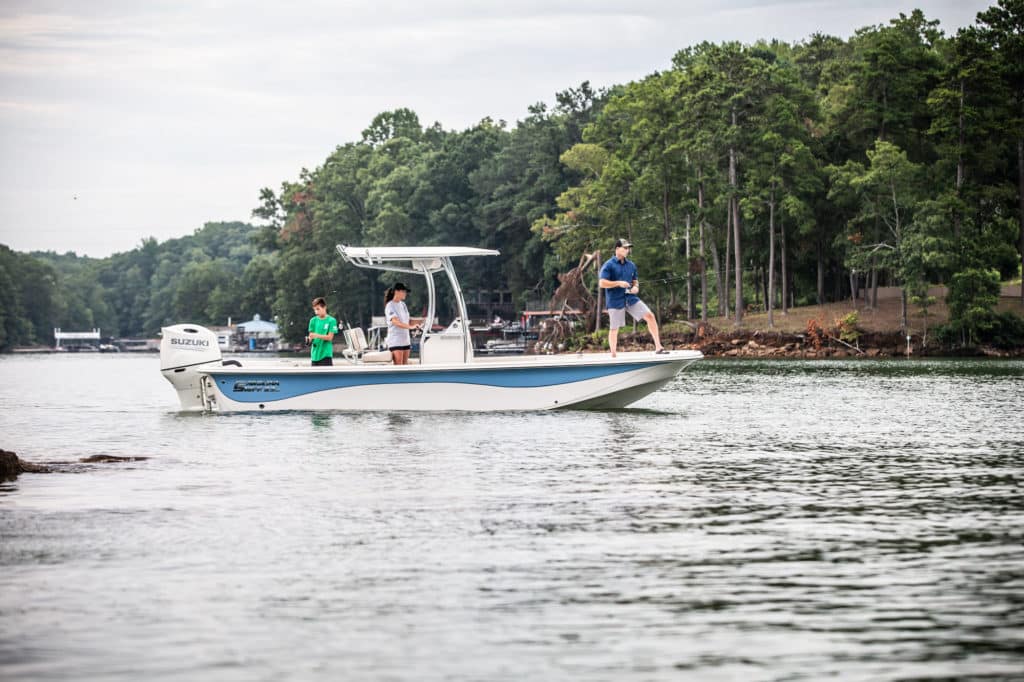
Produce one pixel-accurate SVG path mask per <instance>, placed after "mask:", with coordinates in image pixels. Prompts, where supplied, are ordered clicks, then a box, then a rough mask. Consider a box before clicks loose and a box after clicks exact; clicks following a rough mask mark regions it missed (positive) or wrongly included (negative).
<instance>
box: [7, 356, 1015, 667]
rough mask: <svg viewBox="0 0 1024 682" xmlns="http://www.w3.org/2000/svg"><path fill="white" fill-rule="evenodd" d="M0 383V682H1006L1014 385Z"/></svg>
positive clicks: (955, 364) (11, 365) (991, 374)
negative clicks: (361, 399) (191, 396)
mask: <svg viewBox="0 0 1024 682" xmlns="http://www.w3.org/2000/svg"><path fill="white" fill-rule="evenodd" d="M157 368H158V360H157V358H156V356H155V355H147V356H130V355H121V356H96V355H66V356H56V355H51V356H38V357H11V356H7V357H0V447H2V448H4V449H7V450H14V451H16V452H17V453H18V454H19V455H20V456H21V457H22V458H23V459H26V460H29V461H34V462H47V461H69V462H77V460H79V459H80V458H84V457H88V456H91V455H118V456H139V457H147V458H148V459H146V460H143V461H136V462H124V463H107V464H77V465H75V466H68V467H65V470H64V471H62V472H60V473H52V474H29V475H23V476H21V477H20V478H19V479H18V480H17V481H15V482H9V483H5V484H2V486H0V679H10V680H70V679H74V680H141V679H145V680H200V679H201V680H268V681H271V680H273V681H276V680H307V679H316V680H399V679H417V680H442V679H443V680H495V679H500V680H558V679H573V680H678V679H695V680H736V679H742V680H794V679H822V678H827V677H830V676H835V677H836V678H838V679H843V680H887V679H964V678H972V677H978V678H980V677H985V678H986V679H990V676H991V678H1017V679H1022V678H1024V491H1022V487H1021V482H1022V477H1024V363H1022V362H1020V361H977V360H967V361H961V360H913V361H909V362H908V361H874V362H873V361H835V362H829V361H819V362H801V361H771V362H768V361H731V362H729V361H710V360H706V361H703V362H701V363H698V364H697V365H695V366H693V367H691V368H690V369H689V370H687V371H686V372H684V373H683V374H681V375H680V376H679V377H678V378H677V379H676V380H675V381H674V382H673V383H672V384H670V385H669V386H668V387H666V388H665V389H663V390H662V391H660V392H658V393H656V394H654V395H652V396H650V397H648V398H646V399H645V400H643V401H642V402H641V403H638V404H637V406H635V407H634V408H631V409H626V410H618V411H611V412H552V413H534V414H478V415H476V414H452V413H434V414H419V413H417V414H344V413H338V414H309V413H289V414H247V415H234V416H229V415H205V416H204V415H184V414H179V413H178V412H176V407H177V399H176V397H175V394H174V392H173V391H172V389H171V387H170V385H169V384H167V383H166V382H165V381H164V380H163V378H162V377H160V376H159V374H158V371H157Z"/></svg>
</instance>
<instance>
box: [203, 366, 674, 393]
mask: <svg viewBox="0 0 1024 682" xmlns="http://www.w3.org/2000/svg"><path fill="white" fill-rule="evenodd" d="M657 364H660V363H654V362H645V363H635V364H629V365H610V366H609V365H604V366H596V367H595V366H582V367H525V368H512V369H492V370H482V369H468V370H438V371H417V370H414V369H410V370H409V372H408V373H406V372H405V371H396V372H388V373H382V372H373V373H370V372H366V373H361V372H345V373H337V374H335V373H329V372H322V373H321V372H320V371H311V372H310V373H309V374H276V373H274V372H267V373H265V374H264V373H260V374H221V373H218V374H217V375H216V377H214V379H215V380H216V382H217V387H218V388H219V389H220V391H221V393H223V394H224V395H225V396H227V397H228V398H231V399H232V400H235V401H237V402H241V403H267V402H273V401H275V400H286V399H288V398H294V397H296V396H300V395H308V394H310V393H317V392H319V391H329V390H331V389H335V388H351V387H353V386H373V385H382V384H476V385H479V386H492V387H495V388H538V387H541V386H554V385H558V384H570V383H574V382H577V381H587V380H588V379H598V378H601V377H607V376H612V375H615V374H625V373H628V372H634V371H636V370H638V369H644V368H647V367H653V366H654V365H657Z"/></svg>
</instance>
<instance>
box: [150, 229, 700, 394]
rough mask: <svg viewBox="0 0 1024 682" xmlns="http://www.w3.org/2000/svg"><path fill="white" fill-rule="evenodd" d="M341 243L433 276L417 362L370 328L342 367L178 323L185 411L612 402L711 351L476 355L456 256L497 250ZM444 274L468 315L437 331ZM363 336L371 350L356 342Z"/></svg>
mask: <svg viewBox="0 0 1024 682" xmlns="http://www.w3.org/2000/svg"><path fill="white" fill-rule="evenodd" d="M337 250H338V253H339V254H340V255H341V256H342V258H344V259H345V260H346V261H347V262H348V263H349V264H351V265H353V266H355V267H359V268H367V269H373V270H384V271H390V272H400V273H405V274H411V275H418V276H422V277H423V278H424V282H425V285H426V286H425V288H426V292H427V315H426V318H425V324H424V325H423V328H424V330H425V331H424V333H423V336H422V337H421V339H420V357H419V359H418V362H415V361H414V362H413V363H411V364H409V365H401V366H398V365H392V364H390V362H388V361H387V358H388V354H387V353H374V352H371V351H372V349H367V348H365V346H366V343H365V335H364V334H363V333H362V330H360V329H354V330H351V333H347V334H346V337H347V338H348V339H349V348H348V349H347V350H346V351H344V352H343V353H342V357H340V358H338V357H336V358H335V360H336V362H337V363H338V364H335V365H334V366H331V367H313V366H310V364H309V361H308V360H298V359H287V358H278V359H250V358H244V359H241V360H239V359H224V358H222V356H221V351H220V347H219V346H218V344H217V336H216V334H215V333H214V332H212V331H210V330H208V329H206V328H205V327H202V326H200V325H195V324H178V325H173V326H169V327H164V329H163V331H162V339H161V343H160V371H161V373H162V374H163V376H164V377H165V378H166V379H167V380H168V381H169V382H170V383H171V385H172V386H173V387H174V388H175V390H176V391H177V393H178V398H179V401H180V404H181V409H182V410H183V411H189V412H193V411H194V412H264V411H282V410H315V411H378V410H388V411H406V410H409V411H447V410H456V411H467V412H488V411H522V410H529V411H536V410H555V409H567V408H573V409H613V408H620V407H625V406H627V405H629V404H631V403H634V402H636V401H637V400H640V399H641V398H643V397H645V396H647V395H649V394H650V393H652V392H654V391H656V390H658V389H659V388H661V387H662V386H664V385H665V384H667V383H668V382H669V381H671V380H672V379H673V378H674V377H675V376H676V374H678V373H679V372H680V371H681V370H682V369H683V368H685V367H686V366H688V365H690V364H692V363H693V362H695V361H697V360H699V359H701V358H702V357H703V355H702V354H701V353H700V352H699V351H688V350H676V351H670V352H668V353H665V354H656V353H654V352H652V351H646V352H629V353H619V354H618V355H617V356H616V357H612V356H611V355H610V354H608V353H570V354H562V355H520V356H496V357H477V356H476V355H475V354H474V351H473V345H472V340H471V336H470V327H469V324H468V323H464V322H463V321H468V320H469V316H468V315H467V313H466V302H465V298H464V297H463V294H462V289H461V287H460V286H459V280H458V277H457V276H456V274H455V268H454V267H453V260H454V259H458V258H469V257H484V256H497V255H499V252H498V251H495V250H491V249H481V248H475V247H462V246H454V247H446V246H429V247H397V246H390V247H389V246H384V247H354V246H346V245H339V246H338V247H337ZM440 273H444V275H445V276H446V278H447V280H448V283H449V285H450V287H451V291H452V294H453V296H454V300H455V302H456V306H457V309H458V314H459V316H458V317H457V318H456V319H455V320H454V321H453V322H452V323H451V324H449V325H448V326H447V327H444V328H441V329H440V330H439V331H436V329H437V327H436V326H435V325H434V324H433V322H436V318H435V312H436V311H435V305H436V303H437V288H436V286H437V283H436V282H435V279H434V278H435V275H439V274H440ZM427 321H429V322H430V323H431V324H427V323H426V322H427ZM346 331H349V330H346ZM357 331H358V333H356V332H357ZM359 340H362V342H361V345H362V346H363V348H360V347H359V345H357V342H358V341H359ZM364 351H366V352H364ZM381 356H383V358H382V357H381ZM381 360H385V361H384V362H381Z"/></svg>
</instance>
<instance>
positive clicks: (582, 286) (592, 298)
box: [538, 251, 601, 351]
mask: <svg viewBox="0 0 1024 682" xmlns="http://www.w3.org/2000/svg"><path fill="white" fill-rule="evenodd" d="M599 267H601V252H600V251H594V252H593V253H585V254H583V255H582V256H580V262H579V264H578V265H577V266H576V267H574V268H573V269H572V270H569V272H566V273H564V274H561V275H558V281H559V282H560V284H559V285H558V289H556V290H555V294H554V296H552V297H551V301H550V302H549V303H548V307H549V309H550V310H552V311H557V312H556V314H555V316H554V318H552V319H547V320H544V322H543V323H542V324H541V328H540V333H539V334H538V345H539V347H540V349H541V350H545V351H554V350H560V349H562V348H563V346H564V342H565V340H566V339H567V338H569V336H570V335H571V334H572V327H573V325H572V323H573V321H574V320H579V321H581V322H583V326H584V328H585V329H586V331H588V332H592V331H594V330H595V329H598V328H599V327H600V325H601V289H600V287H599V286H598V285H596V284H595V285H594V290H593V291H591V290H590V288H589V287H588V286H587V283H586V277H585V275H586V274H587V272H588V271H589V270H591V269H593V270H594V272H595V274H596V273H597V269H598V268H599Z"/></svg>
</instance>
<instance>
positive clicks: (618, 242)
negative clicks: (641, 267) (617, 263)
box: [615, 239, 633, 249]
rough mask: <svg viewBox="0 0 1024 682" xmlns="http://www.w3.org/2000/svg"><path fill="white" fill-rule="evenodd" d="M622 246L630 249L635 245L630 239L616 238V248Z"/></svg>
mask: <svg viewBox="0 0 1024 682" xmlns="http://www.w3.org/2000/svg"><path fill="white" fill-rule="evenodd" d="M620 246H625V247H626V248H627V249H628V248H630V247H631V246H633V245H632V244H631V243H630V242H629V240H628V239H616V240H615V248H616V249H617V248H619V247H620Z"/></svg>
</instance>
